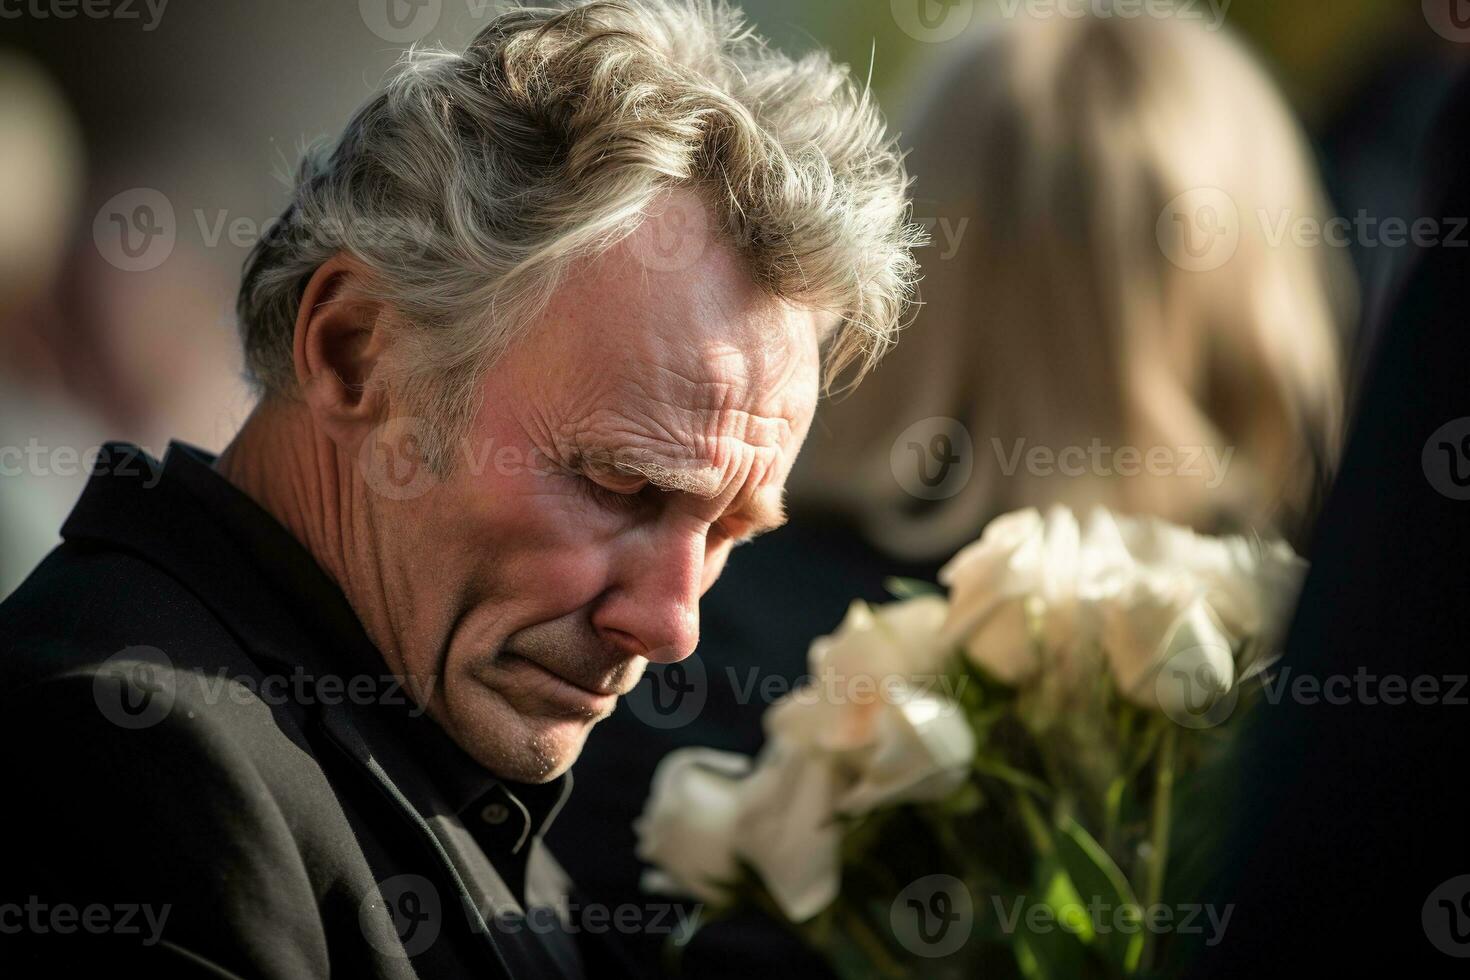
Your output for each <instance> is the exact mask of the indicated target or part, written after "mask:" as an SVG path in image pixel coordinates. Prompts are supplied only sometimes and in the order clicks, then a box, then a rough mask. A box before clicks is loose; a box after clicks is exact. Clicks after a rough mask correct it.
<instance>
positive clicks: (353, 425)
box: [292, 253, 389, 452]
mask: <svg viewBox="0 0 1470 980" xmlns="http://www.w3.org/2000/svg"><path fill="white" fill-rule="evenodd" d="M365 279H366V272H365V270H364V269H363V268H362V266H361V265H359V264H358V263H356V262H355V261H353V260H352V259H350V258H348V257H347V256H345V255H342V254H341V253H339V254H337V255H334V256H333V257H332V258H330V259H328V260H327V261H326V262H323V263H322V264H321V266H319V267H318V268H317V270H316V272H314V273H313V274H312V277H311V280H310V281H309V282H308V283H307V284H306V291H305V292H304V293H303V294H302V296H301V308H300V309H299V310H298V311H297V313H296V336H295V338H294V341H293V344H292V354H293V357H294V360H295V365H296V382H297V385H298V387H299V390H300V391H301V394H302V398H303V399H304V400H305V401H306V405H307V409H308V410H309V411H310V412H311V414H312V417H313V418H314V419H315V420H316V423H317V424H318V425H319V426H321V428H322V431H324V432H325V433H326V434H327V436H328V437H329V438H330V439H331V440H332V441H333V442H335V443H337V444H338V445H339V446H341V447H342V448H344V449H346V450H347V451H348V452H355V451H356V449H357V447H358V445H360V444H361V441H362V439H363V438H364V437H365V436H366V435H367V433H368V432H369V431H371V429H372V428H373V426H375V425H377V424H378V423H379V422H380V421H381V420H382V419H383V418H385V417H386V416H387V404H386V401H387V393H386V391H384V389H383V386H382V385H381V384H379V383H377V382H379V381H380V380H381V377H382V371H381V361H382V357H383V355H384V354H385V353H386V351H387V347H388V340H389V336H388V331H387V329H386V325H385V322H384V321H385V320H386V318H387V311H386V309H385V308H384V307H383V304H382V303H380V302H377V301H375V300H371V299H368V298H367V297H366V295H365V292H364V290H363V289H362V286H363V283H364V281H365Z"/></svg>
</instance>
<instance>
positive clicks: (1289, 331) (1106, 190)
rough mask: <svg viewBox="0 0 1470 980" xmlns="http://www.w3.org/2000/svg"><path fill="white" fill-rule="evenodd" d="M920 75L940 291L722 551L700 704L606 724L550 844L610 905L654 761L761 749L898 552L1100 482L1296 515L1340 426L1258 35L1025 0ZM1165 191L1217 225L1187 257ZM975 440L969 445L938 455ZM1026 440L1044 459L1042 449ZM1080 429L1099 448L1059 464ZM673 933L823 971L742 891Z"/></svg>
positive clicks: (769, 961) (693, 947) (922, 573)
mask: <svg viewBox="0 0 1470 980" xmlns="http://www.w3.org/2000/svg"><path fill="white" fill-rule="evenodd" d="M918 88H919V91H920V92H921V93H922V96H921V98H920V99H919V101H918V111H917V114H916V116H917V118H916V125H915V126H914V127H913V128H911V129H908V130H906V131H905V139H904V142H905V144H906V145H907V146H908V147H910V148H911V151H910V153H909V155H908V157H907V161H908V164H909V169H910V172H911V173H912V174H913V175H914V180H915V188H914V196H915V202H916V205H915V206H916V212H917V213H916V216H917V217H918V218H920V219H922V220H923V221H924V223H925V224H926V226H927V228H928V231H929V233H930V236H931V241H930V244H929V245H928V246H927V247H926V248H924V249H922V250H921V251H920V253H919V254H920V259H921V263H922V266H923V274H924V281H923V283H922V285H921V294H922V299H923V301H924V305H923V307H922V309H921V310H920V312H919V314H918V316H917V318H916V320H915V322H914V323H913V324H912V326H910V327H909V328H908V329H907V330H906V331H905V334H904V337H903V340H902V342H901V343H900V344H898V346H897V347H896V348H895V349H894V351H893V352H892V353H891V354H890V355H889V357H888V358H887V359H886V360H885V363H884V364H883V366H882V367H881V368H880V369H879V370H877V371H876V372H875V373H874V374H873V376H872V377H871V378H869V379H866V380H865V381H864V384H863V387H862V388H861V389H859V390H857V391H855V392H854V393H853V394H851V395H850V396H849V397H846V398H840V399H837V400H834V401H833V402H830V403H828V404H826V405H825V406H823V407H822V408H821V409H819V411H818V415H817V421H816V423H815V424H814V426H813V429H812V433H811V435H810V436H809V438H808V440H807V445H806V448H805V450H804V452H803V454H802V457H801V459H800V460H799V462H798V463H797V465H796V467H795V469H794V471H793V475H792V479H791V484H790V494H791V496H790V500H789V504H788V506H789V507H790V510H791V512H792V515H793V519H792V521H791V522H790V524H789V525H788V526H787V527H785V528H782V529H781V530H780V531H778V532H776V533H774V534H772V535H769V536H767V537H766V538H764V539H763V540H762V541H761V542H760V543H759V544H757V545H755V546H753V547H750V548H747V549H741V550H740V551H738V552H737V553H736V554H735V555H733V556H732V558H731V561H730V563H729V567H728V569H727V571H726V573H725V576H724V577H723V578H722V579H721V580H720V581H719V582H718V583H717V584H716V585H715V586H714V587H713V588H712V589H711V590H710V592H709V593H708V594H707V595H706V596H705V598H704V601H703V603H702V604H701V616H702V619H703V622H704V623H705V629H704V632H703V639H702V642H701V646H700V648H699V651H698V653H697V654H696V656H695V658H693V659H692V660H691V661H688V662H685V663H683V664H679V665H675V666H674V667H672V668H669V671H668V672H667V676H661V680H660V682H658V683H661V688H660V689H659V690H661V691H665V692H667V691H672V690H675V689H677V688H679V687H681V686H682V687H683V688H685V689H686V690H687V691H689V692H690V693H689V695H688V697H690V698H694V699H696V700H697V701H699V703H700V704H701V707H700V708H699V710H698V711H697V712H696V713H694V714H693V716H692V717H689V716H688V715H689V712H688V711H687V709H686V710H685V712H684V714H685V717H680V716H678V715H677V714H674V715H669V716H667V717H660V716H659V709H658V708H657V706H656V705H657V701H656V698H657V697H658V696H659V695H658V692H657V691H655V692H654V694H653V695H652V696H650V697H646V698H641V699H625V702H631V703H625V704H624V705H622V706H621V707H620V708H619V710H618V711H617V712H616V713H615V714H614V715H613V717H612V718H611V719H609V720H608V721H607V722H605V723H604V731H603V732H601V733H599V738H596V739H593V740H591V741H590V742H589V745H588V747H587V751H586V752H585V753H584V755H583V758H582V761H581V762H580V763H579V764H578V766H577V768H576V772H577V778H578V781H579V787H578V788H579V792H578V793H577V794H575V795H574V796H573V797H572V799H571V800H570V801H569V803H568V806H567V808H566V810H565V811H564V813H563V815H562V817H561V819H560V820H559V822H558V824H557V826H556V827H555V829H554V830H553V832H552V841H553V843H554V844H555V845H556V847H557V850H558V853H559V854H560V855H561V856H562V859H563V861H564V862H565V863H566V864H567V866H568V868H569V869H570V870H571V871H572V873H573V874H574V875H575V876H576V877H577V878H578V880H579V881H581V882H582V884H583V886H584V888H586V889H587V890H588V892H589V893H591V894H599V892H600V897H601V898H602V899H603V900H604V901H607V902H609V903H617V902H622V901H634V900H636V897H637V889H638V880H639V865H638V863H637V861H636V860H634V858H633V855H632V850H633V845H634V835H633V831H632V829H631V825H632V821H633V819H634V817H636V816H637V814H638V812H639V810H640V809H641V806H642V803H643V800H644V799H645V797H646V795H647V792H648V789H649V785H650V781H651V778H652V774H653V770H654V767H655V765H656V764H657V762H658V760H659V759H661V758H662V757H663V756H664V755H665V754H667V753H668V752H669V751H671V750H673V749H674V748H677V747H680V746H687V745H703V746H710V747H713V748H717V749H723V750H727V751H734V752H741V753H745V754H753V753H754V752H755V751H756V750H757V749H758V748H759V746H760V744H761V743H762V741H763V737H762V732H761V727H760V726H761V715H762V712H763V709H764V708H765V707H766V701H765V700H764V696H763V695H762V694H761V693H760V692H761V691H762V690H763V689H768V690H775V691H777V692H782V691H785V690H790V689H791V687H792V686H794V685H795V684H796V683H797V682H798V680H799V679H800V678H801V677H802V676H803V675H804V674H805V673H806V651H807V647H808V645H809V644H810V642H811V640H812V639H813V638H815V637H817V636H819V635H822V634H824V633H827V632H830V631H831V630H832V629H833V628H835V627H836V625H837V624H838V622H839V621H840V620H841V618H842V615H843V613H844V611H845V610H846V608H847V605H848V604H849V603H850V602H851V601H852V599H853V598H854V597H860V598H862V599H864V600H867V601H871V602H882V601H885V600H888V599H891V598H892V595H891V593H890V592H889V591H888V586H887V584H886V583H887V581H888V579H889V577H890V576H898V577H910V578H920V579H926V580H932V579H934V578H935V577H936V575H937V572H938V569H939V567H940V565H942V563H943V562H944V561H945V560H947V559H948V558H949V556H950V555H952V554H953V553H954V552H955V551H956V550H957V549H959V548H960V547H962V546H963V545H965V544H966V543H968V542H970V541H972V540H974V539H975V538H977V537H979V535H980V531H981V529H982V528H983V527H984V526H985V524H986V523H987V522H988V521H989V520H990V519H991V518H993V517H995V516H997V515H999V514H1001V513H1004V512H1007V511H1010V510H1014V509H1017V508H1022V507H1031V506H1035V507H1045V506H1046V505H1048V504H1052V503H1063V504H1068V505H1071V506H1072V507H1074V508H1085V507H1087V506H1089V505H1092V504H1101V505H1104V506H1107V507H1110V508H1114V509H1116V510H1119V511H1123V512H1129V513H1139V514H1152V515H1157V516H1160V517H1164V518H1167V519H1169V520H1171V521H1174V522H1178V523H1181V524H1186V525H1192V526H1193V527H1195V528H1196V529H1197V530H1199V531H1202V532H1220V531H1224V530H1252V529H1254V530H1260V531H1268V530H1275V531H1278V532H1285V533H1288V534H1291V535H1292V536H1293V537H1296V538H1297V539H1298V540H1300V539H1301V538H1302V537H1303V536H1304V535H1305V533H1306V530H1307V526H1308V524H1309V522H1310V518H1311V515H1312V512H1313V509H1314V506H1315V501H1316V500H1317V498H1318V495H1319V493H1320V491H1321V489H1322V485H1323V482H1324V479H1325V474H1326V472H1327V471H1328V469H1329V467H1330V465H1331V462H1332V460H1333V458H1334V454H1335V452H1336V449H1337V446H1338V442H1339V431H1340V427H1341V424H1342V415H1343V406H1342V399H1343V396H1342V381H1341V374H1340V366H1339V365H1340V354H1339V332H1340V331H1341V330H1343V329H1344V324H1345V323H1346V322H1348V321H1349V319H1350V317H1351V312H1352V304H1353V300H1354V296H1355V287H1354V284H1353V276H1352V269H1351V265H1350V264H1349V262H1348V259H1347V256H1346V255H1345V254H1343V252H1342V250H1340V249H1339V250H1333V249H1329V248H1323V247H1320V246H1319V247H1312V246H1310V245H1305V244H1294V243H1293V241H1292V240H1291V238H1290V237H1289V236H1288V237H1285V238H1283V239H1282V240H1281V241H1280V242H1279V243H1274V242H1273V241H1272V240H1271V238H1270V233H1271V231H1272V226H1271V225H1270V224H1269V223H1267V222H1264V221H1263V220H1262V219H1260V218H1259V217H1258V212H1261V211H1264V212H1265V213H1266V215H1267V217H1268V219H1270V220H1271V221H1276V220H1279V218H1278V217H1277V216H1278V215H1280V214H1282V213H1287V214H1289V215H1290V216H1291V218H1292V219H1293V220H1295V219H1297V218H1310V219H1314V220H1316V221H1318V222H1325V221H1326V220H1327V219H1328V218H1329V217H1331V214H1330V212H1329V210H1328V208H1327V205H1326V204H1325V203H1324V196H1323V192H1322V189H1321V186H1320V183H1319V178H1318V175H1317V172H1316V169H1315V166H1314V163H1313V160H1312V158H1311V155H1310V153H1309V152H1308V149H1307V147H1306V141H1305V138H1304V137H1303V134H1302V133H1301V131H1300V129H1299V127H1298V125H1297V123H1296V122H1295V121H1294V120H1293V118H1292V116H1291V114H1290V112H1289V110H1288V109H1287V107H1286V105H1285V103H1284V101H1283V100H1282V97H1281V96H1280V94H1279V93H1278V92H1277V90H1276V88H1275V86H1274V84H1273V83H1272V81H1271V79H1270V78H1269V77H1268V76H1267V74H1266V73H1265V72H1264V71H1263V70H1262V69H1261V67H1260V66H1259V65H1258V64H1257V63H1256V61H1255V60H1254V59H1253V58H1252V56H1251V55H1250V54H1249V53H1248V52H1247V51H1246V50H1245V49H1244V48H1243V47H1242V46H1241V44H1239V43H1238V42H1237V41H1235V40H1234V39H1233V38H1232V37H1231V36H1229V35H1227V34H1220V33H1211V32H1208V31H1206V30H1204V29H1202V28H1199V27H1196V26H1195V25H1192V24H1188V23H1185V22H1181V21H1179V20H1176V19H1148V18H1141V19H1134V20H1123V19H1117V18H1100V17H1088V18H1083V19H1080V20H1071V19H1067V18H1060V17H1056V18H1051V19H1046V20H1028V19H1025V18H1020V19H1015V20H1010V21H1005V22H999V23H996V24H993V25H987V26H986V28H985V29H984V30H983V32H982V33H981V34H980V36H979V38H978V40H977V41H976V42H974V43H971V44H969V45H967V46H966V47H965V49H964V50H963V51H962V52H961V53H960V54H959V56H958V57H956V58H954V59H953V60H952V62H951V63H949V64H947V65H945V66H943V67H942V68H941V70H940V71H938V72H937V73H936V74H935V75H934V76H932V77H930V78H929V79H927V81H926V82H925V83H921V84H920V85H919V86H918ZM1211 188H1213V189H1216V190H1218V191H1219V192H1223V196H1222V195H1221V194H1220V193H1203V194H1202V193H1200V192H1201V191H1202V190H1203V189H1211ZM1227 205H1228V206H1229V207H1231V208H1233V212H1234V218H1231V217H1230V216H1229V215H1227V214H1222V213H1221V211H1222V210H1224V208H1225V207H1226V206H1227ZM1211 208H1214V209H1215V210H1214V211H1213V212H1211V211H1210V210H1209V209H1211ZM1173 214H1179V215H1180V216H1181V217H1182V218H1183V219H1184V220H1186V221H1190V222H1196V223H1198V224H1200V225H1201V226H1202V227H1197V228H1195V229H1194V231H1195V232H1196V233H1197V235H1196V240H1195V242H1194V245H1193V246H1191V247H1194V249H1195V251H1196V252H1197V253H1200V254H1199V255H1198V256H1197V257H1196V256H1192V255H1191V254H1190V252H1189V251H1188V250H1186V249H1185V248H1184V247H1183V243H1181V242H1180V241H1179V240H1177V239H1175V238H1173V237H1172V236H1171V234H1170V233H1172V232H1174V231H1175V228H1174V226H1173V224H1172V223H1170V222H1169V216H1171V215H1173ZM1161 216H1165V223H1164V224H1163V226H1162V227H1161V222H1160V218H1161ZM1217 219H1218V220H1219V221H1230V222H1231V223H1232V226H1233V227H1235V228H1238V240H1237V242H1236V244H1235V246H1234V248H1233V251H1229V252H1228V254H1227V252H1226V251H1224V250H1223V249H1224V248H1225V246H1227V245H1228V244H1229V241H1228V240H1227V239H1224V238H1222V239H1221V240H1220V241H1219V242H1218V243H1216V244H1218V246H1219V248H1216V249H1210V248H1208V247H1207V246H1208V245H1210V244H1211V240H1210V239H1209V238H1207V237H1205V236H1206V235H1207V234H1208V233H1210V232H1211V230H1212V228H1215V227H1218V226H1216V225H1212V224H1211V222H1214V221H1216V220H1217ZM1222 234H1228V228H1223V229H1222ZM1232 237H1233V236H1232ZM947 420H954V421H947ZM957 427H958V428H957ZM936 439H938V440H940V441H938V442H936V441H935V440H936ZM966 441H968V443H969V444H970V446H971V447H972V449H970V450H969V451H968V452H969V453H970V454H971V455H970V458H969V459H959V458H955V459H950V460H948V461H946V460H945V459H943V458H939V457H942V456H943V455H944V454H946V453H948V454H950V455H951V456H962V455H964V454H965V453H966V452H967V451H966V450H965V449H964V447H963V445H962V443H964V442H966ZM1018 442H1020V444H1021V447H1022V448H1021V452H1020V454H1019V458H1016V457H1017V453H1016V445H1017V443H1018ZM1093 444H1098V445H1099V446H1101V447H1106V448H1108V449H1110V450H1111V451H1112V453H1111V455H1103V454H1098V456H1097V457H1094V456H1093V455H1092V453H1091V447H1092V446H1093ZM913 446H918V447H919V454H917V455H916V453H915V452H914V451H913V450H912V447H913ZM1038 446H1039V447H1042V448H1044V449H1048V450H1049V451H1050V452H1051V453H1052V455H1053V458H1054V460H1055V461H1056V462H1055V463H1054V464H1053V467H1052V472H1051V473H1050V474H1047V473H1045V472H1043V471H1041V470H1040V469H1038V470H1037V471H1035V472H1030V471H1028V466H1027V462H1026V458H1025V457H1026V454H1027V453H1028V452H1029V451H1031V450H1032V449H1033V448H1034V447H1038ZM1067 447H1078V448H1079V449H1081V450H1083V451H1084V452H1085V453H1086V457H1085V458H1086V461H1087V467H1088V471H1087V472H1085V473H1083V474H1081V475H1067V474H1065V473H1063V472H1061V471H1060V469H1059V468H1058V466H1057V465H1056V464H1058V463H1060V462H1061V461H1062V460H1063V459H1064V458H1065V457H1063V456H1062V453H1063V451H1064V450H1066V449H1067ZM1124 447H1134V448H1135V449H1136V450H1137V451H1138V453H1139V459H1140V460H1143V459H1145V458H1146V455H1147V453H1148V451H1149V450H1150V449H1151V448H1155V447H1158V448H1160V449H1162V450H1167V451H1168V452H1169V454H1170V457H1171V460H1172V463H1173V464H1174V465H1175V466H1176V468H1177V469H1179V470H1181V471H1185V472H1170V473H1167V474H1161V475H1157V474H1156V475H1150V474H1149V473H1148V472H1147V471H1141V472H1140V473H1139V475H1134V476H1124V475H1119V474H1118V472H1117V471H1118V470H1119V469H1123V468H1125V467H1126V466H1127V465H1128V464H1127V462H1126V460H1121V459H1119V458H1117V456H1116V453H1117V451H1118V450H1120V449H1122V448H1124ZM931 450H933V454H932V455H929V454H930V453H931ZM1075 455H1076V454H1075V453H1074V454H1073V456H1074V457H1075ZM1094 458H1096V459H1097V460H1098V462H1097V463H1096V464H1094V463H1093V459H1094ZM1013 459H1015V464H1016V465H1015V466H1014V468H1012V467H1011V462H1012V460H1013ZM1191 461H1192V462H1191ZM1094 465H1095V471H1094V469H1093V468H1094ZM1138 465H1140V468H1141V463H1140V464H1138ZM919 467H927V468H928V475H929V477H930V480H929V482H928V485H926V483H925V481H924V480H923V479H922V478H920V475H919ZM1007 470H1010V472H1007ZM1188 470H1193V471H1195V472H1188ZM752 608H755V609H761V610H763V611H764V614H763V615H762V616H760V617H751V616H749V615H748V611H749V610H750V609H752ZM648 683H655V682H652V681H645V684H648ZM768 683H770V684H772V685H774V686H773V687H771V688H764V687H763V686H764V685H766V684H768ZM644 693H648V692H646V691H645V692H644ZM670 703H676V702H670ZM609 845H613V846H612V847H611V848H610V847H609ZM610 849H611V850H612V852H613V853H612V855H611V856H609V854H608V851H609V850H610ZM656 938H657V937H654V938H653V939H651V940H649V941H648V942H647V943H646V948H645V949H644V950H643V954H644V956H645V958H646V959H647V960H648V961H649V962H652V961H653V959H654V958H655V957H657V956H658V955H660V950H659V949H658V946H659V943H658V942H657V941H656ZM682 955H683V958H684V960H685V963H686V968H687V969H688V970H689V971H690V973H691V975H697V976H735V975H743V974H745V973H748V972H749V971H750V970H752V969H761V970H765V971H767V972H769V970H770V969H772V968H774V967H776V966H777V965H780V964H784V967H783V968H782V969H783V972H785V973H789V974H790V975H797V974H798V973H801V974H804V975H807V974H810V973H811V972H813V971H820V970H821V969H822V964H821V963H820V962H816V961H813V960H812V959H811V958H810V957H809V956H808V955H805V954H804V950H803V949H802V948H801V947H800V946H799V945H798V944H797V943H796V941H795V940H794V939H791V938H787V937H785V936H783V934H781V933H780V931H779V930H778V929H776V928H774V927H772V926H769V925H767V924H762V923H758V922H754V921H751V920H750V919H749V918H745V917H742V918H740V919H737V920H736V921H734V922H732V923H719V924H716V925H714V926H712V927H709V928H707V929H705V930H703V931H701V932H700V933H699V934H698V935H697V936H696V938H695V940H694V942H693V943H692V944H690V945H689V946H688V947H687V948H686V949H685V950H684V951H683V953H682Z"/></svg>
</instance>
